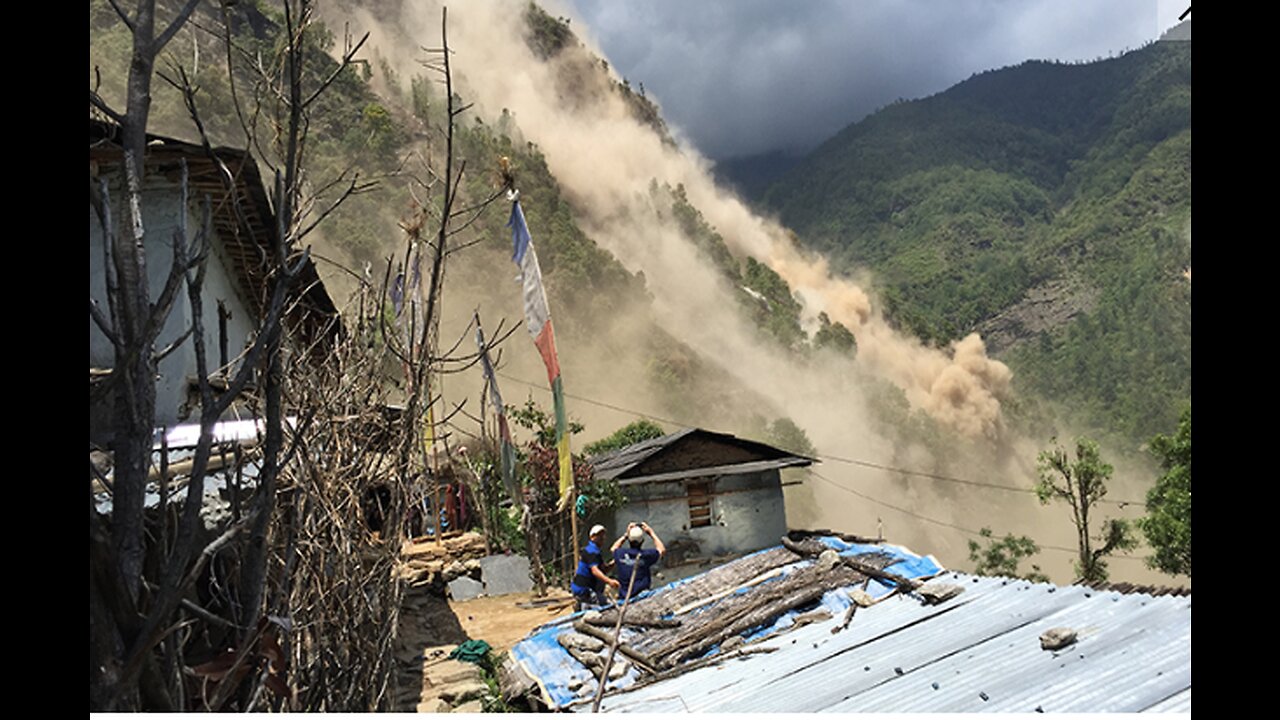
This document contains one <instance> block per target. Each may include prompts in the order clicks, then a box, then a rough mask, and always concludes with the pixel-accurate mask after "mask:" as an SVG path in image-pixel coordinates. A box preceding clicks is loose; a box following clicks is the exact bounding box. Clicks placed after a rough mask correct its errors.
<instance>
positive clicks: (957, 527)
mask: <svg viewBox="0 0 1280 720" xmlns="http://www.w3.org/2000/svg"><path fill="white" fill-rule="evenodd" d="M809 474H810V475H812V476H814V477H816V478H818V479H819V480H822V481H824V482H827V483H830V484H831V485H832V486H834V487H835V488H836V489H838V490H844V491H845V492H848V493H852V494H854V495H857V496H858V497H860V498H862V499H864V500H870V501H871V502H873V503H875V504H877V505H882V506H884V507H887V508H889V509H891V510H897V511H898V512H900V513H903V514H904V515H910V516H911V517H913V518H916V519H917V520H923V521H925V522H928V523H933V524H934V525H941V526H942V527H946V528H951V529H952V530H959V531H960V532H962V533H967V534H969V535H973V536H974V537H983V535H982V533H981V532H979V531H977V530H971V529H969V528H966V527H961V526H960V525H955V524H953V523H949V522H946V521H943V520H938V519H936V518H931V517H928V516H925V515H921V514H920V513H917V512H914V511H911V510H908V509H906V508H903V507H899V506H897V505H894V504H892V503H887V502H884V501H883V500H877V499H876V498H873V497H871V496H870V495H867V494H866V493H861V492H858V491H857V490H854V489H853V488H851V487H848V486H846V485H842V484H840V483H838V482H836V481H835V480H832V479H830V478H828V477H826V476H824V475H822V474H821V473H818V472H816V471H814V470H809ZM1036 545H1037V547H1039V548H1040V549H1041V550H1058V551H1061V552H1069V553H1072V554H1073V555H1074V554H1076V553H1078V552H1079V550H1078V549H1077V548H1069V547H1062V546H1061V545H1042V544H1040V543H1036ZM1109 557H1111V558H1116V559H1121V560H1146V559H1147V558H1145V557H1135V556H1132V555H1112V556H1109Z"/></svg>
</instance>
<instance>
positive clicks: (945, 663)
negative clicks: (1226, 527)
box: [601, 573, 1191, 712]
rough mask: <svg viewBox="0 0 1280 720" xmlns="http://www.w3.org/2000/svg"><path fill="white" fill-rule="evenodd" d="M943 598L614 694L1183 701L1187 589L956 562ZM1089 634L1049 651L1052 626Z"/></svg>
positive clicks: (819, 705) (863, 614)
mask: <svg viewBox="0 0 1280 720" xmlns="http://www.w3.org/2000/svg"><path fill="white" fill-rule="evenodd" d="M946 577H949V578H950V579H951V581H952V582H959V583H960V584H962V586H963V587H964V588H965V592H963V593H962V594H961V595H959V596H957V597H955V598H953V599H951V600H948V601H946V602H944V603H942V604H941V605H936V606H926V605H923V604H922V603H920V602H919V601H918V600H916V599H914V598H911V597H904V596H897V597H893V598H889V599H888V600H886V601H885V602H883V603H880V604H878V605H875V606H872V607H870V608H867V609H864V610H861V611H859V612H858V614H857V615H855V617H854V619H853V622H852V623H851V624H850V626H849V628H848V629H847V630H844V631H843V632H840V633H834V634H833V633H832V628H833V627H835V626H836V625H838V624H839V623H840V622H841V618H839V617H838V616H837V617H835V618H833V619H831V620H828V621H826V622H821V623H814V624H812V625H808V626H806V627H803V628H800V629H798V630H795V631H794V632H791V633H787V634H783V635H779V636H776V637H773V638H770V639H767V640H765V641H763V642H761V643H760V644H761V645H763V646H765V647H775V648H777V651H776V652H773V653H771V654H760V655H751V656H747V657H744V658H741V659H733V660H729V661H727V662H726V663H724V664H723V665H719V666H712V667H706V668H702V669H698V670H694V671H691V672H689V673H686V674H684V675H680V676H677V677H674V678H671V679H668V680H663V681H660V682H657V683H654V684H652V685H649V686H647V687H644V688H641V689H638V690H635V691H633V692H620V693H613V694H610V695H608V696H606V698H605V700H604V703H603V704H602V706H601V709H602V710H606V711H618V712H670V711H675V712H681V711H686V712H725V711H729V712H733V711H747V710H749V711H751V712H784V711H785V712H1002V711H1004V712H1036V711H1042V712H1113V711H1114V712H1142V711H1174V712H1177V711H1186V710H1187V709H1189V707H1190V688H1191V599H1190V598H1189V597H1175V596H1163V597H1152V596H1149V595H1144V594H1130V595H1125V594H1121V593H1118V592H1108V591H1098V590H1094V589H1091V588H1086V587H1079V586H1071V587H1057V586H1053V585H1046V584H1035V583H1030V582H1027V581H1025V580H1010V579H1005V578H987V577H975V576H970V575H964V574H960V573H950V574H949V575H948V576H946ZM1062 626H1065V627H1070V628H1073V629H1075V630H1076V631H1077V632H1078V633H1079V635H1078V640H1077V642H1076V643H1074V644H1073V645H1070V646H1068V647H1066V648H1063V649H1061V650H1057V651H1048V650H1042V649H1041V647H1040V642H1039V636H1040V634H1041V633H1042V632H1044V631H1045V630H1047V629H1049V628H1053V627H1062Z"/></svg>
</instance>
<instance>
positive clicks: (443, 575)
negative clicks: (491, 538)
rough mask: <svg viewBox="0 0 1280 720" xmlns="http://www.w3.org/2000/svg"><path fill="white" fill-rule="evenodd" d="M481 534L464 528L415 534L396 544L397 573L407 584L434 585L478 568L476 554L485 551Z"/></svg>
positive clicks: (470, 572)
mask: <svg viewBox="0 0 1280 720" xmlns="http://www.w3.org/2000/svg"><path fill="white" fill-rule="evenodd" d="M488 554H489V552H488V546H487V545H486V544H485V540H484V535H482V534H480V533H475V532H465V533H461V534H458V535H454V536H452V537H445V538H443V539H442V540H441V541H440V542H436V540H435V538H431V537H418V538H413V539H410V540H406V541H405V542H404V544H403V545H402V546H401V548H400V566H399V568H398V569H397V574H398V575H399V577H400V578H401V579H402V580H404V581H405V582H406V583H408V585H409V586H410V587H423V586H429V585H430V586H436V585H442V584H444V583H447V582H450V581H451V580H453V579H455V578H458V577H461V576H463V575H473V574H474V573H476V572H479V570H480V558H482V557H484V556H485V555H488Z"/></svg>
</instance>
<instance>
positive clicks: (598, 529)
mask: <svg viewBox="0 0 1280 720" xmlns="http://www.w3.org/2000/svg"><path fill="white" fill-rule="evenodd" d="M602 532H604V526H603V525H592V526H591V532H589V533H587V537H595V536H596V534H597V533H602Z"/></svg>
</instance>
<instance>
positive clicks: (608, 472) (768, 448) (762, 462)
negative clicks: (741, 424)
mask: <svg viewBox="0 0 1280 720" xmlns="http://www.w3.org/2000/svg"><path fill="white" fill-rule="evenodd" d="M690 437H696V438H698V439H701V440H705V441H709V442H715V443H721V444H723V445H724V446H725V447H732V448H738V449H741V450H747V451H750V452H752V453H755V454H757V455H758V456H759V457H757V458H755V459H753V460H751V461H746V462H733V463H716V462H708V463H706V464H703V465H700V466H699V467H696V468H688V469H680V470H678V471H672V472H662V473H652V472H651V473H650V474H648V475H644V476H638V477H637V476H631V477H626V478H623V476H624V475H627V473H628V472H629V471H631V470H633V469H635V468H636V467H637V466H639V465H640V464H641V463H644V462H645V461H646V460H648V459H650V458H652V457H654V456H656V455H658V454H660V453H661V452H663V451H664V450H667V449H669V448H672V447H674V446H675V445H676V444H677V443H679V442H680V441H681V440H683V439H685V438H690ZM590 462H591V466H592V468H593V469H594V471H595V477H597V478H601V479H605V480H612V479H615V478H619V479H620V481H621V482H624V483H626V482H630V483H631V484H634V483H637V482H663V481H667V480H677V479H682V478H687V477H701V476H703V475H716V474H720V475H724V474H729V473H735V474H736V473H744V472H758V471H760V470H772V469H774V468H782V467H795V466H803V465H811V464H813V463H814V462H815V460H814V459H813V458H809V457H805V456H803V455H795V454H792V453H789V452H787V451H786V450H782V449H780V448H776V447H773V446H772V445H767V444H765V443H761V442H756V441H754V440H744V439H742V438H739V437H737V436H734V435H730V434H728V433H717V432H711V431H710V430H702V429H699V428H686V429H684V430H680V431H679V432H674V433H671V434H670V435H663V436H662V437H659V438H653V439H652V440H644V441H641V442H638V443H635V444H634V445H628V446H627V447H624V448H622V449H620V450H614V451H613V452H608V453H604V454H603V455H599V456H597V457H594V458H591V460H590ZM757 466H758V467H757Z"/></svg>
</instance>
